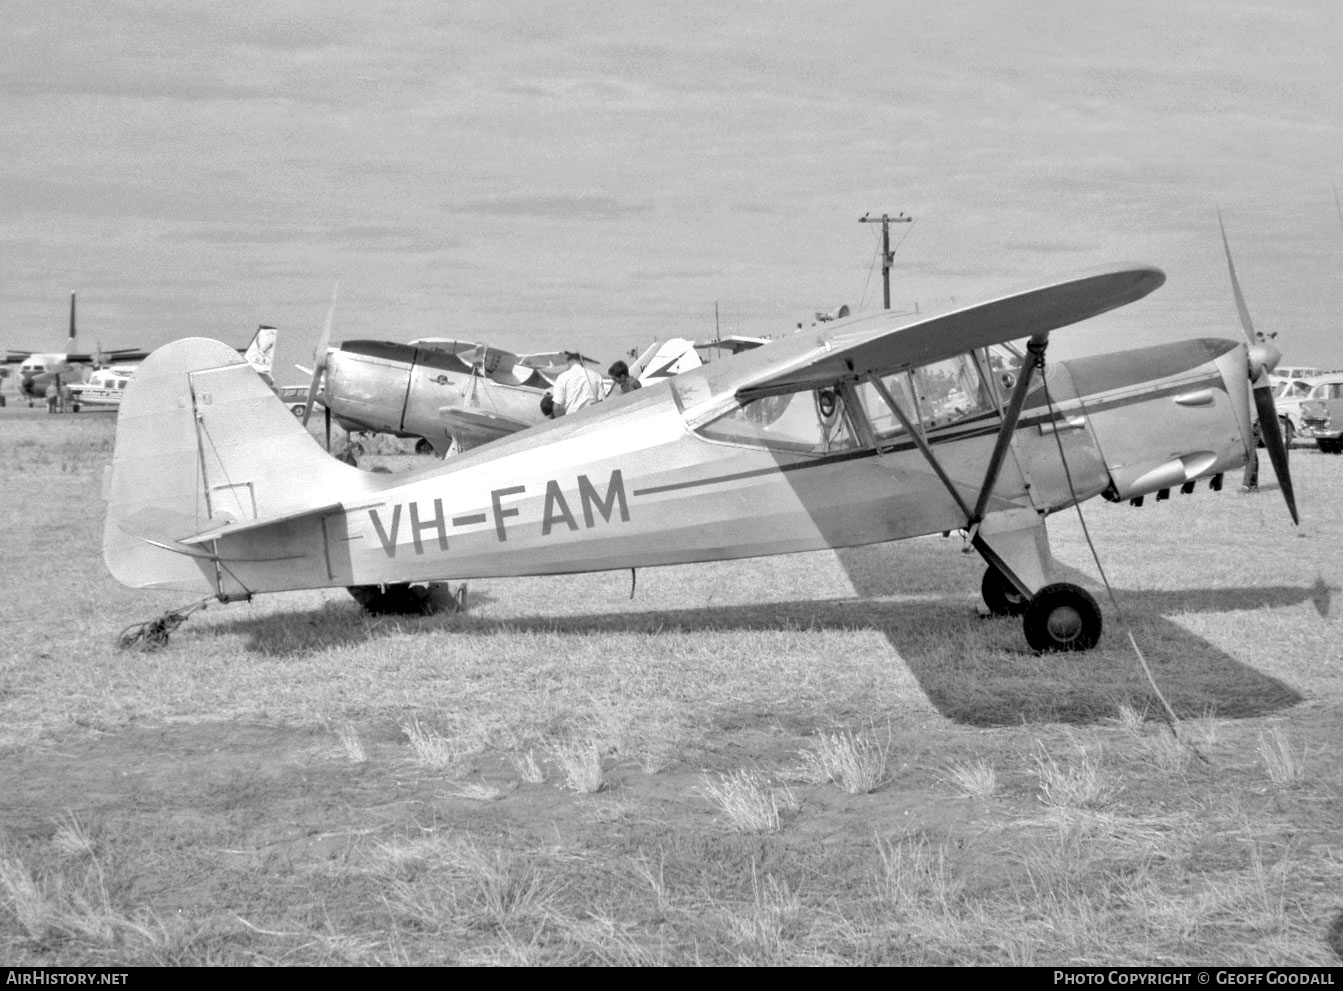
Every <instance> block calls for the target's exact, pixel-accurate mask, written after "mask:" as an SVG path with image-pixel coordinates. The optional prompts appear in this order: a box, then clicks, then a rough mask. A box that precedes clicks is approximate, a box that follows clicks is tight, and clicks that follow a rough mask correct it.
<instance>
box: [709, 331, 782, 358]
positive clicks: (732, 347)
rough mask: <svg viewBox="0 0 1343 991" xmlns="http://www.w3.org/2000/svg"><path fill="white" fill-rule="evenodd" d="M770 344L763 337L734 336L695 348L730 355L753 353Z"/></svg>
mask: <svg viewBox="0 0 1343 991" xmlns="http://www.w3.org/2000/svg"><path fill="white" fill-rule="evenodd" d="M768 343H769V341H768V340H766V339H765V338H763V337H739V336H737V335H735V334H734V335H732V336H731V337H719V338H716V339H714V340H712V341H701V342H700V343H699V344H696V345H695V347H696V348H698V349H700V350H705V349H708V348H718V349H719V350H722V351H726V352H728V353H729V354H740V353H741V352H743V351H751V350H754V349H755V348H758V347H761V346H762V345H765V344H768Z"/></svg>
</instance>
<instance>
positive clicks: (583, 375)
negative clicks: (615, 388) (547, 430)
mask: <svg viewBox="0 0 1343 991" xmlns="http://www.w3.org/2000/svg"><path fill="white" fill-rule="evenodd" d="M564 357H565V360H567V361H568V362H569V367H568V368H566V369H565V370H564V371H563V372H561V373H560V377H559V378H557V379H556V380H555V397H554V398H555V416H557V417H560V416H564V415H566V414H568V413H572V412H574V411H575V410H580V409H582V408H583V407H584V406H591V405H592V404H593V403H599V402H601V401H602V398H603V397H602V377H601V376H600V375H598V374H597V373H596V372H594V371H592V370H591V369H590V368H588V367H587V366H586V365H584V364H583V356H582V355H580V354H579V353H578V352H577V351H566V352H564Z"/></svg>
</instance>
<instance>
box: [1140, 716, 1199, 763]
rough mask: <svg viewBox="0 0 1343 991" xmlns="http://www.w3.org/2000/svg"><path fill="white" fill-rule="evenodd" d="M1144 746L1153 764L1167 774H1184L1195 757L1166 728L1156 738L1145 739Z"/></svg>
mask: <svg viewBox="0 0 1343 991" xmlns="http://www.w3.org/2000/svg"><path fill="white" fill-rule="evenodd" d="M1142 744H1143V748H1144V749H1145V750H1146V751H1147V756H1148V757H1149V758H1150V759H1151V761H1152V763H1153V764H1155V765H1156V766H1157V769H1158V770H1160V771H1162V772H1163V773H1165V774H1183V773H1184V772H1185V771H1186V770H1188V769H1189V762H1190V761H1191V760H1193V757H1194V754H1193V751H1192V750H1190V749H1189V747H1188V746H1187V745H1186V744H1184V743H1182V742H1181V741H1180V740H1178V739H1176V737H1175V734H1174V733H1171V732H1168V731H1167V730H1166V729H1165V728H1164V727H1163V728H1162V729H1161V731H1160V732H1159V733H1157V734H1156V735H1155V736H1151V737H1144V738H1143V740H1142Z"/></svg>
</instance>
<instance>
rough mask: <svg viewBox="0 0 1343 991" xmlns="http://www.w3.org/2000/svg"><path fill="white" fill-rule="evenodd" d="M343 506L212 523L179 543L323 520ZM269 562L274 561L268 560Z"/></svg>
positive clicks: (183, 538)
mask: <svg viewBox="0 0 1343 991" xmlns="http://www.w3.org/2000/svg"><path fill="white" fill-rule="evenodd" d="M340 508H341V505H340V503H338V502H333V503H331V504H330V505H327V506H318V507H317V508H315V509H298V510H295V511H294V512H291V513H284V514H283V515H280V516H271V517H269V518H267V519H264V520H223V521H221V522H218V523H215V521H213V520H212V521H211V523H212V524H214V525H212V526H210V527H209V528H208V529H205V530H201V531H200V532H198V533H193V534H191V535H190V536H187V537H182V538H181V539H179V540H178V543H180V544H185V545H187V546H189V547H194V546H198V545H200V544H208V543H210V542H211V541H214V540H220V539H222V538H224V537H232V536H236V535H238V534H241V533H256V532H257V531H259V530H267V529H269V528H271V527H279V526H281V525H284V524H287V523H293V522H295V521H296V520H302V519H321V518H322V517H323V516H325V515H326V514H327V513H334V512H336V511H338V510H340ZM267 560H273V559H270V558H268V559H267Z"/></svg>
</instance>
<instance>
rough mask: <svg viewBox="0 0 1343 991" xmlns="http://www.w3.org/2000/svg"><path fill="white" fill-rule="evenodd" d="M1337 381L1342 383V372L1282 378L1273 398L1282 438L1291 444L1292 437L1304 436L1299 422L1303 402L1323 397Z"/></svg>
mask: <svg viewBox="0 0 1343 991" xmlns="http://www.w3.org/2000/svg"><path fill="white" fill-rule="evenodd" d="M1339 383H1343V372H1331V373H1329V374H1327V375H1326V374H1321V375H1317V376H1315V377H1313V378H1292V379H1285V380H1283V382H1282V384H1281V385H1280V386H1279V387H1278V391H1277V392H1276V393H1275V395H1274V400H1273V405H1274V407H1275V408H1276V409H1277V411H1278V422H1279V423H1281V424H1282V437H1283V440H1285V441H1287V443H1288V444H1291V443H1292V440H1293V439H1294V438H1296V437H1304V436H1305V434H1304V433H1303V432H1302V424H1301V409H1302V406H1303V404H1305V403H1306V402H1309V401H1310V400H1312V399H1323V398H1324V397H1325V391H1326V390H1327V389H1329V388H1331V387H1333V386H1337V385H1338V384H1339Z"/></svg>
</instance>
